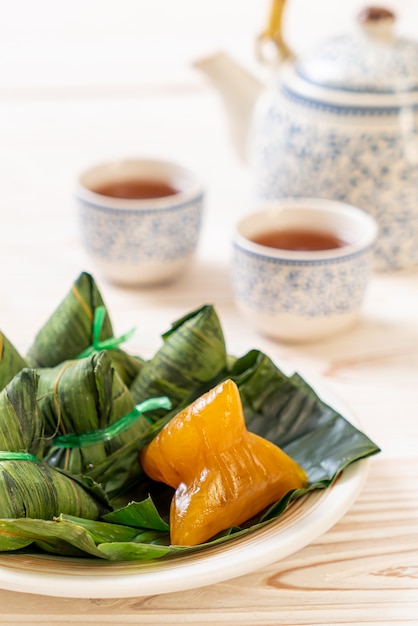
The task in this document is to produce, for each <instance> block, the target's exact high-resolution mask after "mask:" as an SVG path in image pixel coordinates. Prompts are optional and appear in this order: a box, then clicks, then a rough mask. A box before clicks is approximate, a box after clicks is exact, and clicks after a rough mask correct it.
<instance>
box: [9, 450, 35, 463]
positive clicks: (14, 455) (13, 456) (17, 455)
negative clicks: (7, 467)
mask: <svg viewBox="0 0 418 626" xmlns="http://www.w3.org/2000/svg"><path fill="white" fill-rule="evenodd" d="M0 461H35V463H39V462H40V461H39V459H38V458H37V457H36V456H33V454H29V452H9V451H7V450H5V451H3V452H0Z"/></svg>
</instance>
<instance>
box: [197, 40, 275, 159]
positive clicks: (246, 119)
mask: <svg viewBox="0 0 418 626" xmlns="http://www.w3.org/2000/svg"><path fill="white" fill-rule="evenodd" d="M193 65H194V67H196V68H197V69H199V70H201V71H202V72H203V73H204V74H206V76H207V77H208V78H209V79H210V80H211V82H212V83H213V85H214V86H215V87H216V88H217V89H218V91H219V93H220V95H221V97H222V100H223V103H224V107H225V110H226V113H227V116H228V117H229V120H230V128H231V137H232V141H233V143H234V145H235V148H236V150H237V152H238V154H239V156H240V157H241V158H242V159H243V160H246V158H247V143H248V134H249V130H250V126H251V120H252V117H253V110H254V105H255V103H256V101H257V99H258V97H259V95H260V93H261V92H262V90H263V85H262V83H261V82H260V81H259V80H257V78H255V77H253V76H252V75H251V74H250V73H249V72H247V71H246V70H245V69H244V68H243V67H241V66H240V65H239V63H237V62H235V61H234V60H233V59H232V58H231V57H229V56H228V55H227V54H225V53H224V52H218V53H216V54H213V55H211V56H209V57H205V58H202V59H198V60H196V61H195V62H194V63H193Z"/></svg>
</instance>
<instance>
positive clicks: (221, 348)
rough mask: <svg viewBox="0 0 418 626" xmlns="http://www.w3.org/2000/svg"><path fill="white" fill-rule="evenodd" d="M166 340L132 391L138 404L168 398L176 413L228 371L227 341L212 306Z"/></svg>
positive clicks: (183, 321)
mask: <svg viewBox="0 0 418 626" xmlns="http://www.w3.org/2000/svg"><path fill="white" fill-rule="evenodd" d="M162 338H163V345H162V347H161V348H160V349H159V350H158V352H157V353H156V354H155V356H154V357H153V358H152V359H151V360H150V361H148V362H147V363H145V364H144V366H143V367H142V369H141V371H140V372H139V374H138V375H137V377H136V378H135V380H134V381H133V383H132V385H131V387H130V390H131V393H132V396H133V398H134V400H135V402H137V403H138V402H142V401H143V400H145V399H146V398H149V397H151V398H152V397H156V396H160V395H165V396H168V397H169V398H170V400H171V402H172V405H173V408H174V410H176V409H178V408H179V407H180V406H182V405H183V404H184V403H185V402H187V401H188V399H189V397H190V396H191V395H192V394H195V393H196V390H198V389H200V388H203V389H205V390H206V389H207V387H208V385H209V386H210V384H211V381H212V380H213V379H214V378H215V377H216V376H217V375H218V374H219V372H221V371H223V370H225V368H226V366H227V354H226V346H225V339H224V335H223V331H222V327H221V324H220V321H219V318H218V316H217V314H216V312H215V309H214V308H213V306H211V305H204V306H202V307H201V308H199V309H197V310H196V311H192V312H191V313H189V314H188V315H186V316H184V317H182V318H181V319H179V320H177V321H176V322H174V323H173V325H172V327H171V329H170V330H169V331H167V332H166V333H165V334H164V335H163V336H162ZM158 416H159V414H157V415H156V416H155V419H157V418H158Z"/></svg>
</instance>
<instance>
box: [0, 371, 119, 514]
mask: <svg viewBox="0 0 418 626" xmlns="http://www.w3.org/2000/svg"><path fill="white" fill-rule="evenodd" d="M37 383H38V376H37V374H36V372H35V371H34V370H31V369H24V370H22V371H21V372H20V373H19V374H17V375H16V376H15V377H14V378H13V380H12V381H11V382H10V383H9V385H7V386H6V387H5V389H3V391H2V392H1V393H0V450H1V456H0V517H1V518H15V517H31V518H39V519H52V518H53V517H54V516H58V515H60V514H61V513H67V514H70V515H79V516H81V517H86V518H90V519H98V518H99V517H100V515H102V514H103V513H104V512H106V510H108V504H107V500H106V497H105V495H104V493H103V492H102V490H101V489H100V488H99V487H98V485H95V483H94V482H93V481H92V480H91V479H83V478H81V477H76V476H70V475H67V474H65V473H63V472H61V471H58V470H56V469H54V468H52V467H49V466H48V465H46V464H45V463H42V462H39V461H37V460H36V455H39V456H40V455H41V453H42V448H43V446H44V439H43V422H42V419H41V417H40V414H39V411H38V406H37V400H36V394H37ZM8 452H10V453H11V454H10V455H9V456H10V459H7V453H8ZM14 453H18V454H17V455H16V454H14ZM25 453H28V455H25ZM19 455H21V459H19V460H16V459H15V458H14V457H15V456H19ZM29 455H30V456H33V459H34V460H32V458H30V456H29ZM25 456H28V458H25Z"/></svg>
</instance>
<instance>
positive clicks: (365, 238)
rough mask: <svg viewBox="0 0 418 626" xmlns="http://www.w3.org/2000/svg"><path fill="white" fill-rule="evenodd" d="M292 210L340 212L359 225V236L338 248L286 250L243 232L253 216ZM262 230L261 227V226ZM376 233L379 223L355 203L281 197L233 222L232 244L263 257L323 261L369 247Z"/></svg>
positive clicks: (270, 215)
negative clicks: (261, 241)
mask: <svg viewBox="0 0 418 626" xmlns="http://www.w3.org/2000/svg"><path fill="white" fill-rule="evenodd" d="M286 209H291V210H292V211H295V210H297V209H302V210H303V211H305V212H306V211H308V212H309V211H312V214H314V213H322V214H327V213H328V214H330V215H331V214H332V215H335V214H336V213H338V214H339V215H343V216H345V217H346V218H348V219H353V221H356V222H357V223H358V224H360V223H361V224H362V233H361V237H360V238H359V239H358V240H356V241H355V242H352V243H351V242H348V243H347V244H346V245H343V246H341V247H338V248H332V249H329V250H303V251H301V250H286V249H282V248H273V247H270V246H266V245H263V244H260V243H256V242H254V241H252V240H251V239H249V237H248V235H247V236H246V235H244V234H243V233H242V229H243V228H244V227H245V226H246V225H248V223H249V222H250V221H253V220H254V219H255V218H258V220H260V219H261V218H266V219H268V218H269V217H270V218H271V217H272V216H274V215H275V214H277V212H281V211H284V210H286ZM260 230H262V229H260ZM377 235H378V224H377V222H376V220H375V219H374V218H373V217H372V216H371V215H369V214H368V213H366V212H365V211H364V210H363V209H360V208H358V207H356V206H354V205H351V204H348V203H346V202H342V201H339V200H328V199H323V198H309V197H306V198H305V197H300V198H295V197H292V198H284V199H281V200H276V201H272V202H269V203H265V204H263V205H262V206H260V207H259V208H258V209H255V210H252V211H250V212H248V213H247V214H246V215H244V216H243V217H242V218H241V219H240V220H239V221H238V222H237V224H236V225H235V229H234V233H233V238H232V240H233V243H234V245H237V246H238V247H239V248H241V249H243V250H246V251H248V252H253V253H256V254H259V255H261V256H264V257H270V258H273V259H283V260H289V261H294V262H298V261H302V262H303V261H323V260H328V259H329V260H332V259H338V258H341V257H344V258H345V257H348V256H351V255H353V254H356V253H358V252H360V251H363V250H367V249H369V248H372V247H373V245H374V243H375V241H376V239H377Z"/></svg>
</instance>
